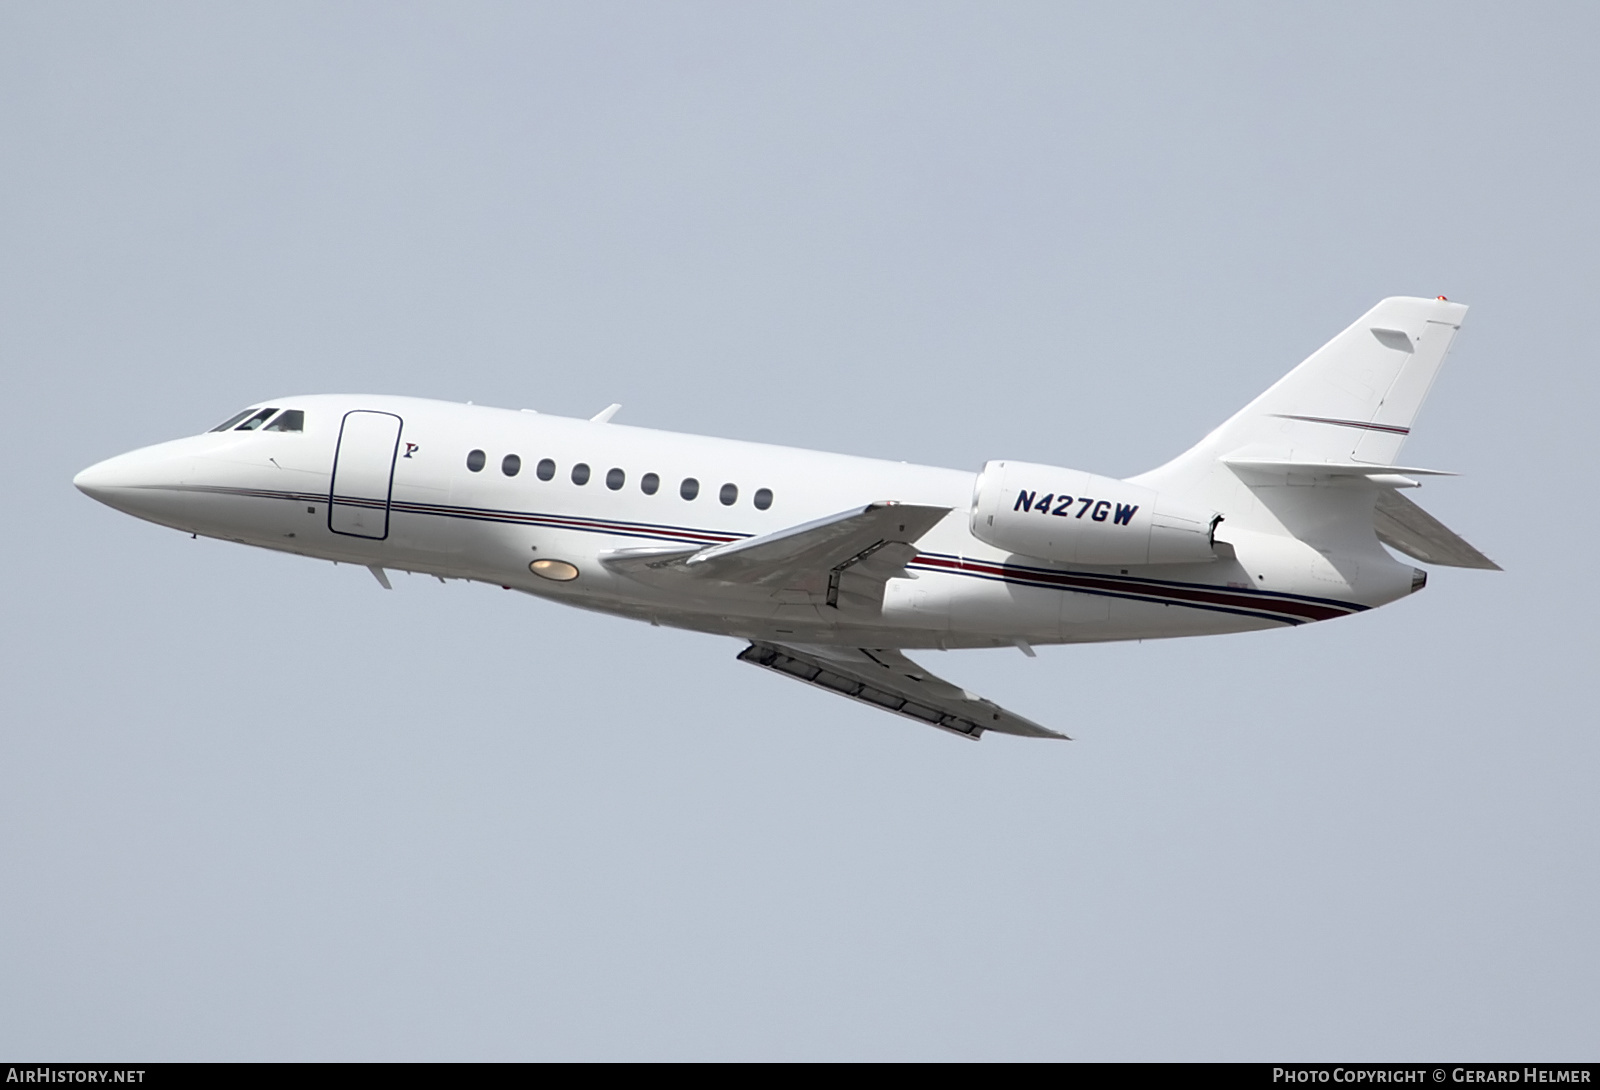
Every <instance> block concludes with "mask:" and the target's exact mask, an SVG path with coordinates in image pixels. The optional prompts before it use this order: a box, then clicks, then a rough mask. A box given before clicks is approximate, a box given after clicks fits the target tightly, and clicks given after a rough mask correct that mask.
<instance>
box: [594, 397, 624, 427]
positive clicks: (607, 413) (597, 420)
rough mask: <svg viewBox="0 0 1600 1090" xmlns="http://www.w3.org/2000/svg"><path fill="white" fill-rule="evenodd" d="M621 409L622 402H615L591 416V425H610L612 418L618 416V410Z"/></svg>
mask: <svg viewBox="0 0 1600 1090" xmlns="http://www.w3.org/2000/svg"><path fill="white" fill-rule="evenodd" d="M620 408H622V404H621V402H616V401H613V402H612V403H611V404H610V405H607V406H606V407H605V408H603V409H601V410H600V411H599V412H597V413H595V414H594V415H593V416H591V417H590V418H589V423H591V424H606V423H609V422H610V421H611V418H612V417H613V416H616V415H617V410H618V409H620Z"/></svg>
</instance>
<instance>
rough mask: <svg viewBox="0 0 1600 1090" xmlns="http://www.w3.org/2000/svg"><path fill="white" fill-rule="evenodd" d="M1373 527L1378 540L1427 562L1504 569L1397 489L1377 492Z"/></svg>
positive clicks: (1457, 566)
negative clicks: (1376, 532) (1396, 490)
mask: <svg viewBox="0 0 1600 1090" xmlns="http://www.w3.org/2000/svg"><path fill="white" fill-rule="evenodd" d="M1373 527H1374V529H1376V530H1377V531H1378V540H1379V541H1381V542H1383V543H1384V544H1385V545H1388V546H1389V547H1390V548H1392V549H1397V550H1399V551H1400V552H1402V553H1405V554H1406V555H1407V556H1409V557H1412V558H1414V559H1416V560H1420V561H1422V562H1423V563H1424V564H1439V565H1441V566H1443V567H1447V568H1478V569H1480V570H1483V571H1500V570H1502V569H1501V567H1500V565H1499V564H1496V563H1495V562H1494V561H1493V560H1490V559H1489V558H1488V557H1487V556H1484V555H1483V554H1482V553H1480V552H1479V551H1478V550H1477V549H1474V548H1473V547H1472V546H1471V545H1469V544H1467V542H1466V541H1464V540H1463V539H1462V538H1461V536H1460V535H1459V534H1457V533H1456V532H1455V531H1453V530H1451V529H1450V528H1449V527H1448V526H1446V525H1445V524H1444V523H1442V522H1440V521H1439V520H1438V519H1436V518H1434V517H1433V516H1432V515H1430V514H1428V512H1426V511H1424V510H1423V509H1422V508H1420V507H1418V506H1417V505H1416V504H1414V503H1412V502H1411V501H1410V500H1408V499H1406V497H1404V496H1402V495H1401V494H1400V493H1398V492H1394V491H1391V490H1388V489H1385V490H1384V491H1383V492H1380V493H1379V494H1378V506H1377V509H1376V510H1375V511H1374V512H1373Z"/></svg>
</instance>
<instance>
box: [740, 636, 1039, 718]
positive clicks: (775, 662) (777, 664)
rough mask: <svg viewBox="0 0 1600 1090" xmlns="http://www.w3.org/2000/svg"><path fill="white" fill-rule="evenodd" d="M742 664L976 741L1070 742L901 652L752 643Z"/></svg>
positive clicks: (741, 656)
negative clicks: (996, 736)
mask: <svg viewBox="0 0 1600 1090" xmlns="http://www.w3.org/2000/svg"><path fill="white" fill-rule="evenodd" d="M739 659H740V661H742V662H748V663H751V664H752V665H755V666H764V667H766V668H767V669H768V670H772V671H774V672H776V673H780V674H786V675H788V676H789V677H792V678H795V679H797V680H799V681H804V682H805V683H807V684H808V685H815V686H817V687H818V688H819V689H826V690H828V691H829V692H833V693H838V694H839V695H840V696H847V697H849V698H850V699H852V700H859V701H861V702H862V703H863V704H870V705H872V706H873V707H875V708H882V709H884V710H885V711H891V712H895V713H896V714H898V715H903V716H905V717H907V718H908V719H915V720H917V721H918V722H919V723H926V724H928V725H929V726H932V727H938V728H940V729H941V730H947V731H950V732H951V733H953V734H959V735H961V736H962V737H965V738H971V739H972V740H973V741H977V740H978V739H979V738H980V737H981V736H982V735H983V732H984V731H986V730H993V731H999V732H1000V733H1002V734H1018V735H1022V736H1024V737H1028V738H1066V737H1067V736H1066V735H1065V734H1060V733H1058V732H1056V731H1053V730H1050V729H1049V728H1048V727H1041V726H1040V725H1039V724H1038V723H1035V722H1033V721H1032V720H1031V719H1024V718H1023V717H1022V716H1020V715H1016V714H1014V713H1012V712H1008V711H1006V710H1005V709H1004V708H1002V707H1000V706H999V705H998V704H995V703H993V702H991V701H988V700H984V699H983V698H982V697H979V696H975V695H973V694H972V693H969V692H967V691H966V690H965V689H962V688H959V687H958V686H955V685H952V684H950V683H949V682H948V681H945V680H944V679H942V678H939V677H935V676H934V675H933V674H930V673H929V672H928V671H926V670H924V669H923V668H922V667H920V666H918V665H917V664H916V663H914V662H912V661H911V660H910V659H908V658H906V657H905V656H904V655H902V654H901V653H900V652H898V651H890V650H880V649H877V648H866V647H862V648H854V647H827V648H821V647H806V648H797V647H788V646H785V645H783V644H773V643H752V644H751V645H750V646H749V647H747V648H745V649H744V650H743V651H741V652H740V653H739Z"/></svg>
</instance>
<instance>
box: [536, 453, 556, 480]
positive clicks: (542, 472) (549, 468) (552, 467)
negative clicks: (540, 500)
mask: <svg viewBox="0 0 1600 1090" xmlns="http://www.w3.org/2000/svg"><path fill="white" fill-rule="evenodd" d="M534 472H535V473H537V474H538V475H539V479H540V480H541V481H548V480H550V479H551V478H552V477H554V476H555V475H556V464H555V463H554V462H552V461H551V460H550V459H549V458H540V459H539V465H538V468H536V469H535V470H534Z"/></svg>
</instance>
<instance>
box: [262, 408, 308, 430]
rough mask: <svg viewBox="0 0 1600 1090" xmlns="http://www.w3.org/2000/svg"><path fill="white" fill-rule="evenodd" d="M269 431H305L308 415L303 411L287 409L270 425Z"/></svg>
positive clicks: (268, 426) (267, 428)
mask: <svg viewBox="0 0 1600 1090" xmlns="http://www.w3.org/2000/svg"><path fill="white" fill-rule="evenodd" d="M266 430H267V431H305V430H306V414H305V411H304V410H303V409H285V410H283V412H281V413H279V414H278V419H276V420H274V421H273V422H272V423H270V424H268V425H267V427H266Z"/></svg>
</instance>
